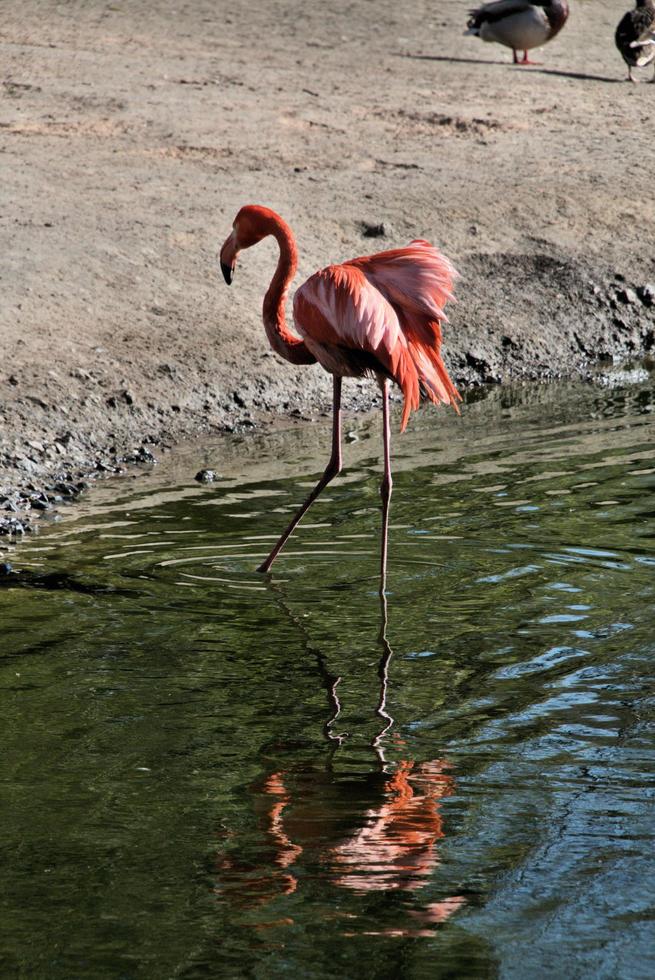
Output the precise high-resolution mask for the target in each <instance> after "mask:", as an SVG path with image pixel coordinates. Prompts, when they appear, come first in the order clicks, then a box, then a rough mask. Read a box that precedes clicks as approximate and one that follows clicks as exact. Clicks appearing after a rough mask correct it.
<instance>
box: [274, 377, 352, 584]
mask: <svg viewBox="0 0 655 980" xmlns="http://www.w3.org/2000/svg"><path fill="white" fill-rule="evenodd" d="M332 410H333V416H332V455H331V456H330V462H329V463H328V464H327V466H326V468H325V473H324V474H323V476H322V477H321V479H320V480H319V481H318V483H317V484H316V486H315V487H314V489H313V490H312V492H311V493H310V495H309V497H308V498H307V500H306V501H305V503H304V504H303V505H302V507H301V508H300V510H299V511H298V512H297V513H296V514H295V516H294V518H293V520H292V521H291V523H290V524H289V526H288V527H287V528H286V530H285V531H284V532H283V534H282V536H281V537H280V540H279V541H278V542H277V544H276V545H275V547H274V548H273V550H272V551H271V553H270V555H269V556H268V558H267V559H266V561H264V562H262V564H261V565H260V566H259V568H258V569H257V571H258V572H267V571H268V570H269V568H270V567H271V565H272V564H273V562H274V561H275V559H276V558H277V556H278V555H279V553H280V552H281V551H282V548H283V547H284V545H285V544H286V540H287V538H288V537H289V535H290V534H292V532H293V531H294V529H295V528H296V526H297V524H298V523H299V522H300V519H301V518H302V516H303V514H304V513H305V511H307V510H309V508H310V507H311V505H312V504H313V503H314V501H315V500H316V498H317V497H318V495H319V493H320V492H321V491H322V490H324V489H325V487H326V486H327V485H328V483H329V482H330V480H333V479H334V477H335V476H337V474H338V473H340V472H341V466H342V459H341V378H340V377H338V376H337V375H336V374H335V375H334V388H333V406H332Z"/></svg>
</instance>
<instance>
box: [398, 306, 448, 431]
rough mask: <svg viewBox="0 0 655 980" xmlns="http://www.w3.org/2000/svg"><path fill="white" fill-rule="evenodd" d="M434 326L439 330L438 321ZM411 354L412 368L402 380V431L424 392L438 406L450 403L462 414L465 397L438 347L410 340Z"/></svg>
mask: <svg viewBox="0 0 655 980" xmlns="http://www.w3.org/2000/svg"><path fill="white" fill-rule="evenodd" d="M434 326H436V328H437V329H439V325H438V324H434ZM440 332H441V331H440V330H439V333H440ZM409 355H410V357H409V359H410V360H411V362H412V367H413V371H411V372H408V371H406V372H405V378H401V379H399V383H400V387H401V389H402V392H403V395H404V406H403V414H402V419H401V422H400V431H401V432H404V431H405V428H406V426H407V422H408V421H409V416H410V414H411V412H412V411H414V410H415V409H417V408H418V407H419V404H420V399H421V395H423V396H424V397H425V398H428V399H429V400H430V401H431V402H433V403H434V404H435V405H440V404H441V405H451V406H452V407H453V408H454V409H455V411H456V412H457V414H458V415H459V414H460V411H459V404H458V403H459V402H461V401H462V396H461V395H460V393H459V391H458V390H457V388H456V387H455V385H454V384H453V382H452V380H451V378H450V375H449V374H448V371H447V370H446V365H445V364H444V362H443V361H442V359H441V354H440V352H439V350H438V349H437V348H436V347H432V346H430V347H426V346H423V345H421V344H415V343H410V344H409ZM407 375H410V376H409V377H407ZM403 382H405V383H403Z"/></svg>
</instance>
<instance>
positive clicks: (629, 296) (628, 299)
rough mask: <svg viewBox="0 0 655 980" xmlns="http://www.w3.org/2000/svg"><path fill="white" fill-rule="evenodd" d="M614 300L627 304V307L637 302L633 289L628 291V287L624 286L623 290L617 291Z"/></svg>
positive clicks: (637, 298)
mask: <svg viewBox="0 0 655 980" xmlns="http://www.w3.org/2000/svg"><path fill="white" fill-rule="evenodd" d="M616 298H617V299H618V300H619V302H621V303H628V304H629V305H632V304H633V303H638V302H639V297H638V296H637V294H636V292H635V291H634V289H630V287H629V286H626V288H625V289H619V290H617V293H616Z"/></svg>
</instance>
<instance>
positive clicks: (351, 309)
mask: <svg viewBox="0 0 655 980" xmlns="http://www.w3.org/2000/svg"><path fill="white" fill-rule="evenodd" d="M293 317H294V321H295V324H296V328H297V329H298V332H299V333H300V334H301V336H302V337H303V338H304V339H305V343H306V345H307V347H308V348H309V349H310V350H311V352H312V353H313V354H314V355H315V357H316V358H317V360H318V361H319V363H321V364H322V365H323V366H324V367H325V368H326V369H327V370H328V371H332V372H333V373H335V374H346V375H347V374H355V375H357V374H362V373H363V372H364V371H365V370H367V369H369V370H372V371H378V372H379V373H382V374H385V375H387V376H388V377H390V378H392V379H393V380H394V381H395V382H396V383H397V384H398V385H399V386H400V388H401V389H402V391H403V394H404V396H405V412H404V414H403V422H402V427H403V428H404V427H405V424H406V422H407V417H408V416H409V412H410V411H411V410H412V409H413V408H418V406H419V401H420V377H419V375H418V372H417V369H416V364H415V363H414V359H413V358H412V356H411V353H410V350H409V344H408V342H407V338H406V337H405V335H404V333H403V331H402V329H401V326H400V322H399V320H398V315H397V313H396V311H395V309H394V307H393V306H392V304H391V303H390V302H389V301H388V300H387V299H386V298H385V297H384V295H383V294H382V293H381V292H380V291H379V290H378V289H377V288H376V286H375V285H374V283H372V282H371V281H370V280H369V279H368V277H367V276H366V275H365V273H364V272H363V270H362V269H359V268H357V267H356V266H355V265H353V264H350V263H348V264H345V265H331V266H328V267H327V268H326V269H321V271H320V272H317V273H315V274H314V275H313V276H310V278H309V279H308V280H307V281H306V282H305V283H303V285H302V286H301V287H300V288H299V289H298V290H297V291H296V294H295V296H294V298H293Z"/></svg>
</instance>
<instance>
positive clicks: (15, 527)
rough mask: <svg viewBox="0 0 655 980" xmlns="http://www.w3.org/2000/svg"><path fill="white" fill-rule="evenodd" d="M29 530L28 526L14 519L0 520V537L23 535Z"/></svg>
mask: <svg viewBox="0 0 655 980" xmlns="http://www.w3.org/2000/svg"><path fill="white" fill-rule="evenodd" d="M30 530H31V528H30V526H29V524H23V522H22V521H19V520H18V519H17V518H15V517H3V518H0V535H5V536H9V535H12V534H25V532H26V531H30Z"/></svg>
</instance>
